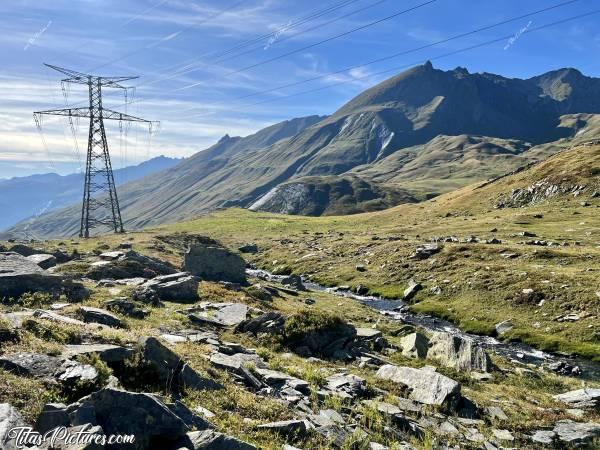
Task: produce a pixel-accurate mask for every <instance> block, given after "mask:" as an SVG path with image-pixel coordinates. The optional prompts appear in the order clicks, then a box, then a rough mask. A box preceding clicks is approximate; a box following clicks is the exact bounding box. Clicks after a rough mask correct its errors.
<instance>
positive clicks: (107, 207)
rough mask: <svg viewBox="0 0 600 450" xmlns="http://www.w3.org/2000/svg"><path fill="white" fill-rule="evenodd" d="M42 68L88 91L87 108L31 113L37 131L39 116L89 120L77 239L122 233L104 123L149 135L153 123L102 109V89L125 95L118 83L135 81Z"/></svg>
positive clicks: (122, 87)
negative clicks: (138, 126) (107, 230)
mask: <svg viewBox="0 0 600 450" xmlns="http://www.w3.org/2000/svg"><path fill="white" fill-rule="evenodd" d="M45 65H46V66H47V67H50V68H51V69H54V70H57V71H59V72H61V73H63V74H65V75H67V77H68V78H65V79H63V80H62V82H63V83H76V84H84V85H87V86H88V90H89V103H90V105H89V107H87V108H67V109H53V110H48V111H36V112H34V113H33V117H34V119H35V122H36V124H37V126H38V128H41V124H40V116H41V115H53V116H67V117H69V120H72V118H73V117H84V118H89V119H90V129H89V135H88V147H87V159H86V166H85V182H84V185H83V204H82V206H81V227H80V229H79V237H86V238H88V237H90V229H92V228H94V227H97V226H100V225H107V226H109V227H111V228H113V229H114V230H115V233H123V232H124V231H125V230H124V229H123V220H122V219H121V209H120V207H119V199H118V197H117V189H116V187H115V180H114V177H113V171H112V165H111V162H110V154H109V151H108V142H107V140H106V131H105V130H104V120H119V121H121V122H143V123H147V124H148V125H149V127H150V133H152V126H153V124H154V123H156V122H152V121H150V120H146V119H140V118H139V117H135V116H130V115H128V114H124V113H121V112H118V111H113V110H111V109H106V108H104V107H103V106H102V88H103V87H106V88H116V89H124V90H125V92H127V87H126V86H123V85H121V83H122V82H124V81H128V80H134V79H136V78H138V77H100V76H96V75H90V74H86V73H80V72H76V71H74V70H69V69H64V68H62V67H57V66H52V65H50V64H45Z"/></svg>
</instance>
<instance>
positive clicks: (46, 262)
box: [27, 253, 56, 270]
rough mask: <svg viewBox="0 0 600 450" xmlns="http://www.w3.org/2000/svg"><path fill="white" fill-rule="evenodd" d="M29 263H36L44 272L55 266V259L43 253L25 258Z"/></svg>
mask: <svg viewBox="0 0 600 450" xmlns="http://www.w3.org/2000/svg"><path fill="white" fill-rule="evenodd" d="M27 259H28V260H29V261H32V262H34V263H36V264H37V265H38V266H40V267H41V268H42V269H44V270H46V269H49V268H50V267H54V266H56V257H55V256H54V255H48V254H45V253H41V254H35V255H30V256H27Z"/></svg>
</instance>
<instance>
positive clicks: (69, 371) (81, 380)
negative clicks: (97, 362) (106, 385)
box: [55, 361, 100, 389]
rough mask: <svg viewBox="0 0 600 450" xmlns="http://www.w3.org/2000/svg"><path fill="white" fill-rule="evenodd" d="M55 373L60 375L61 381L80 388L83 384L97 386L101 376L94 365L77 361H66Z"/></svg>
mask: <svg viewBox="0 0 600 450" xmlns="http://www.w3.org/2000/svg"><path fill="white" fill-rule="evenodd" d="M55 375H58V380H59V381H60V382H61V383H63V384H64V385H66V386H69V387H73V388H76V389H80V388H81V386H82V384H85V385H90V386H95V385H96V384H97V382H98V380H99V376H100V375H99V374H98V370H96V368H95V367H94V366H91V365H89V364H79V363H77V362H75V361H65V363H64V364H63V366H62V367H61V369H60V371H59V372H58V373H56V374H55Z"/></svg>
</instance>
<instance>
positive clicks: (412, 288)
mask: <svg viewBox="0 0 600 450" xmlns="http://www.w3.org/2000/svg"><path fill="white" fill-rule="evenodd" d="M422 288H423V286H422V285H421V283H418V282H416V281H415V280H410V281H409V282H408V287H407V288H406V289H405V290H404V296H403V298H402V300H404V301H406V302H407V301H409V300H412V298H413V297H414V296H415V295H416V294H417V292H419V291H420V290H421V289H422Z"/></svg>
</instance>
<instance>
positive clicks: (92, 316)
mask: <svg viewBox="0 0 600 450" xmlns="http://www.w3.org/2000/svg"><path fill="white" fill-rule="evenodd" d="M79 314H81V316H82V317H83V321H84V322H86V323H99V324H102V325H106V326H109V327H116V328H120V327H122V326H123V322H122V321H121V319H119V318H118V317H117V316H115V315H114V314H111V313H109V312H108V311H105V310H103V309H100V308H91V307H89V306H81V307H79Z"/></svg>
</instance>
